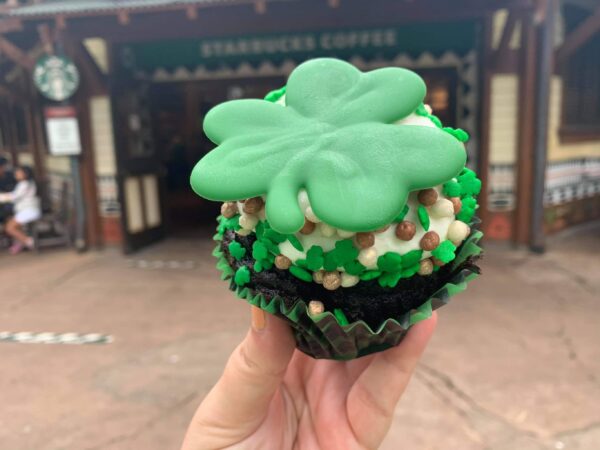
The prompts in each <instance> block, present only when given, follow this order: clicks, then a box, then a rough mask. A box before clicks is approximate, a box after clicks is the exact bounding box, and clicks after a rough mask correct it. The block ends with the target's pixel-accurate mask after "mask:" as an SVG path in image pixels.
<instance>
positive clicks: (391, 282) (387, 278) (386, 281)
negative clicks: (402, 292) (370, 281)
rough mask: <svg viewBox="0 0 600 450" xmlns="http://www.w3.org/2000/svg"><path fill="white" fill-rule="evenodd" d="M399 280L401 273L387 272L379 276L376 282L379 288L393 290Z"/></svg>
mask: <svg viewBox="0 0 600 450" xmlns="http://www.w3.org/2000/svg"><path fill="white" fill-rule="evenodd" d="M400 278H402V273H401V272H389V273H384V274H383V275H381V276H380V277H379V279H378V280H377V281H378V282H379V285H380V286H381V287H389V288H393V287H396V285H397V284H398V281H400Z"/></svg>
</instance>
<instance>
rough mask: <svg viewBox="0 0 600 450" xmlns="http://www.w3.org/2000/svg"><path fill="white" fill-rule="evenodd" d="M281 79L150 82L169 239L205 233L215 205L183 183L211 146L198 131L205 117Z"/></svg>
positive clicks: (278, 84) (260, 93)
mask: <svg viewBox="0 0 600 450" xmlns="http://www.w3.org/2000/svg"><path fill="white" fill-rule="evenodd" d="M284 84H285V79H284V78H283V77H268V78H267V77H266V78H253V79H235V80H214V81H185V82H169V83H153V84H152V85H151V86H150V89H149V103H150V109H151V121H152V131H153V134H154V143H155V148H156V154H157V157H158V158H159V160H160V161H161V163H162V166H163V168H164V174H165V183H164V184H165V196H164V202H163V209H164V211H163V213H164V217H165V221H166V224H167V232H168V233H169V234H170V235H172V236H179V237H181V236H183V237H187V236H192V235H193V236H197V235H199V234H208V233H209V232H210V231H212V229H213V228H214V223H215V222H214V221H215V217H216V216H217V215H218V214H219V207H220V205H219V204H218V203H216V202H210V201H207V200H204V199H202V198H200V197H198V196H197V195H196V194H194V192H192V190H191V188H190V183H189V177H190V173H191V171H192V169H193V167H194V165H195V164H196V162H197V161H198V160H199V159H200V158H202V156H203V155H205V154H206V153H207V152H209V151H210V150H212V149H213V148H214V144H213V143H212V142H210V141H209V140H208V138H207V137H206V136H205V135H204V133H203V131H202V122H203V118H204V116H205V115H206V113H207V112H208V111H209V110H210V109H211V108H212V107H213V106H215V105H217V104H219V103H222V102H224V101H226V100H232V99H239V98H262V97H264V96H265V94H266V93H267V92H269V91H271V90H273V89H278V88H280V87H281V86H283V85H284Z"/></svg>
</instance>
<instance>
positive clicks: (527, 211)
mask: <svg viewBox="0 0 600 450" xmlns="http://www.w3.org/2000/svg"><path fill="white" fill-rule="evenodd" d="M521 24H522V25H521V62H520V66H521V67H520V74H519V75H520V76H519V96H518V98H519V100H518V101H519V103H518V111H519V115H518V119H517V120H518V126H519V129H518V138H517V164H516V169H517V174H516V175H517V177H516V180H517V182H516V200H517V204H516V210H515V217H514V223H513V224H514V225H513V226H514V233H513V241H514V242H515V243H516V244H528V243H529V239H530V219H531V208H532V191H531V185H532V182H533V155H534V146H535V132H534V129H535V120H536V111H535V93H536V86H535V85H536V61H537V38H536V29H535V24H534V19H533V15H532V14H527V15H524V16H523V18H522V20H521Z"/></svg>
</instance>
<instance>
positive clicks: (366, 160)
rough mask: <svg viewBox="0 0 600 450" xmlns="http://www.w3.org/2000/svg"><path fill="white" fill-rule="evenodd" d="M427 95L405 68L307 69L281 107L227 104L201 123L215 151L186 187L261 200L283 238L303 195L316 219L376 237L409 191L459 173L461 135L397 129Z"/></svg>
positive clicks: (324, 62) (328, 65)
mask: <svg viewBox="0 0 600 450" xmlns="http://www.w3.org/2000/svg"><path fill="white" fill-rule="evenodd" d="M425 91H426V89H425V83H424V82H423V80H422V79H421V78H420V77H419V76H418V75H417V74H415V73H414V72H411V71H409V70H405V69H400V68H396V67H390V68H383V69H377V70H373V71H370V72H367V73H362V72H360V71H359V70H358V69H356V68H355V67H353V66H352V65H350V64H348V63H346V62H344V61H340V60H337V59H314V60H311V61H307V62H305V63H303V64H301V65H299V66H298V67H297V68H296V69H295V70H294V71H293V72H292V74H291V75H290V77H289V79H288V83H287V86H286V89H285V106H282V105H280V104H275V103H272V102H271V101H265V100H257V99H242V100H233V101H229V102H225V103H222V104H221V105H218V106H216V107H215V108H213V109H212V110H211V111H210V112H209V113H208V114H207V115H206V117H205V120H204V129H205V132H206V134H207V136H208V137H209V138H210V139H211V140H212V141H213V142H215V143H216V144H217V147H216V148H215V149H214V150H213V151H211V152H210V153H208V154H207V155H206V156H205V157H204V158H202V160H200V162H199V163H198V164H197V165H196V167H195V168H194V170H193V172H192V176H191V183H192V187H193V188H194V190H195V191H196V192H197V193H198V194H199V195H201V196H203V197H206V198H208V199H211V200H221V201H233V200H236V199H241V198H254V197H258V196H265V198H266V205H265V206H266V210H265V211H266V215H267V217H268V218H269V222H270V224H271V227H272V228H273V229H274V230H276V231H278V232H279V233H282V234H285V235H290V234H292V233H295V232H297V231H298V230H300V229H301V228H302V227H303V226H304V223H305V217H304V213H303V210H302V209H301V208H300V205H299V203H298V192H299V191H300V190H301V189H303V188H304V189H306V192H307V194H308V197H309V198H310V202H311V208H312V209H313V210H314V215H315V217H318V218H319V219H320V220H321V221H323V222H325V223H327V224H328V225H330V226H332V227H335V228H340V229H342V230H347V231H372V230H376V229H378V228H380V227H382V226H383V225H385V224H388V223H391V222H392V220H393V219H394V218H395V217H397V216H398V215H399V214H400V213H401V212H402V210H403V208H404V206H405V204H406V200H407V198H408V193H409V192H411V191H415V190H420V189H426V188H430V187H431V186H436V185H439V184H441V183H444V182H446V181H447V180H450V179H452V178H453V177H456V176H457V175H458V174H459V173H460V171H461V169H462V168H463V167H464V164H465V161H466V153H465V150H464V145H463V144H462V142H461V140H460V136H458V138H457V137H455V136H453V135H452V134H451V133H450V132H447V131H444V130H442V129H441V128H437V127H416V126H409V125H398V124H396V122H397V121H399V120H401V119H402V118H404V117H407V116H408V115H410V114H411V113H413V112H414V111H415V110H416V109H417V108H419V107H420V105H421V104H422V101H423V98H424V96H425ZM281 95H282V93H281V92H279V93H277V94H272V95H271V96H270V98H269V100H273V99H275V98H277V99H278V98H280V97H281ZM390 98H393V99H394V101H389V99H390ZM432 120H433V119H432ZM438 122H439V121H438ZM307 217H308V215H307ZM308 218H309V220H311V221H313V220H312V219H311V218H310V217H308ZM243 222H244V225H248V224H247V223H245V222H248V219H243ZM244 228H247V227H246V226H244ZM290 242H291V240H290Z"/></svg>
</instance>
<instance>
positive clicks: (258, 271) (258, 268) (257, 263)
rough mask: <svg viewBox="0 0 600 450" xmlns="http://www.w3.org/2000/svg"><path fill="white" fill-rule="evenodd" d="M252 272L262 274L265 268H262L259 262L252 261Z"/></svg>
mask: <svg viewBox="0 0 600 450" xmlns="http://www.w3.org/2000/svg"><path fill="white" fill-rule="evenodd" d="M253 269H254V271H255V272H256V273H260V272H262V271H263V270H264V269H265V268H264V267H263V265H262V263H261V262H260V261H254V267H253Z"/></svg>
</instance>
